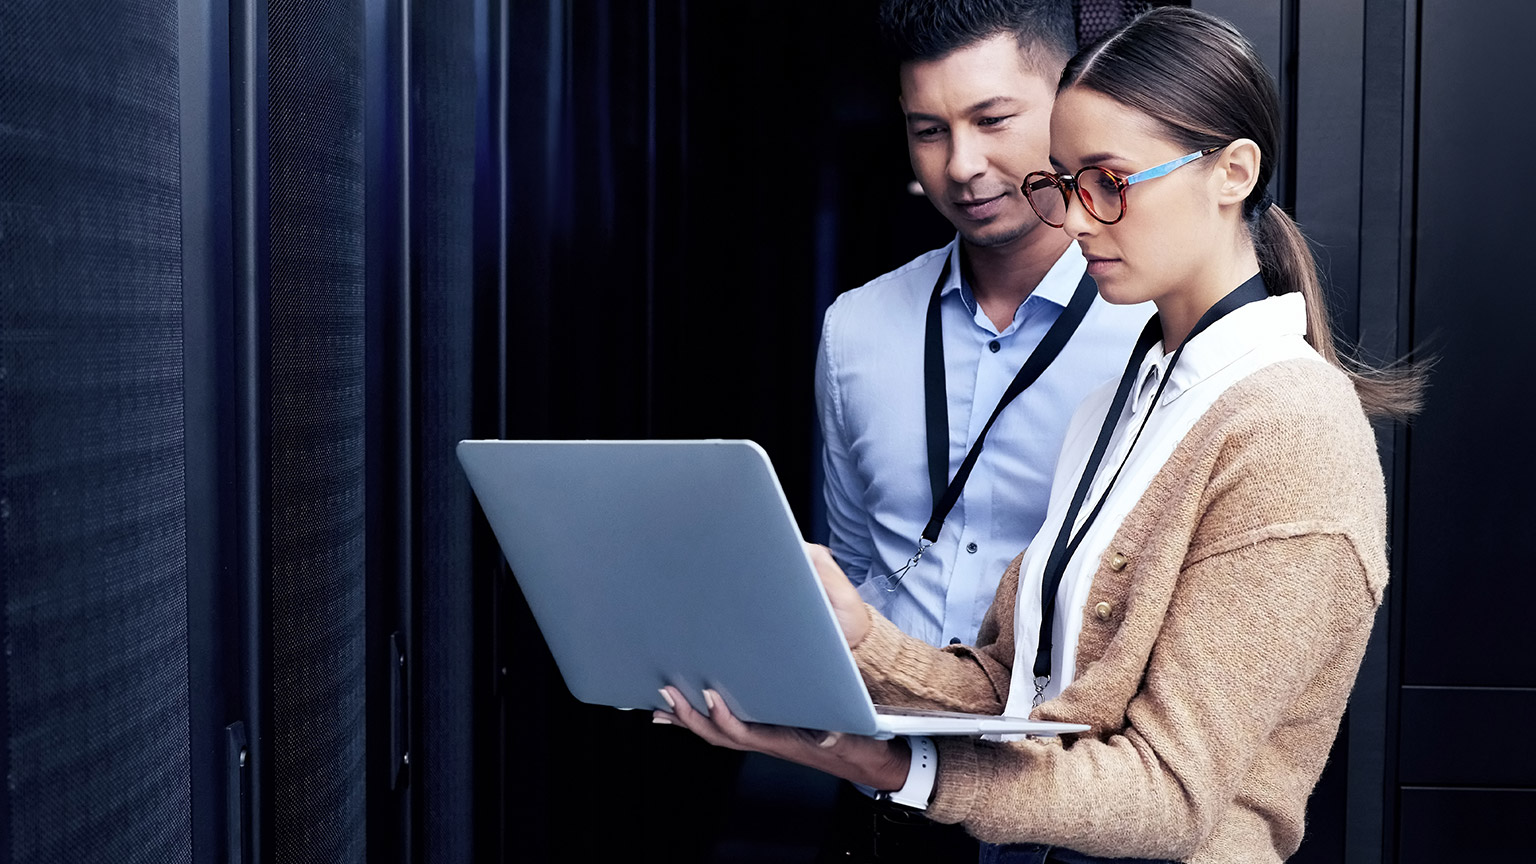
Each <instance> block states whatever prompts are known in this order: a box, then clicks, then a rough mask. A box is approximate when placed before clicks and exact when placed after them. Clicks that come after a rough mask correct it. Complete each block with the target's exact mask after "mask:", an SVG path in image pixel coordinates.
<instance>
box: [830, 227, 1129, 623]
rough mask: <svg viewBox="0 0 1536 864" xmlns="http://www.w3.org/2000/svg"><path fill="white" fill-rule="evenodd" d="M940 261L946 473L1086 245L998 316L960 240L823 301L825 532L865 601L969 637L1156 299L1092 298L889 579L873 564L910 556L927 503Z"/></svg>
mask: <svg viewBox="0 0 1536 864" xmlns="http://www.w3.org/2000/svg"><path fill="white" fill-rule="evenodd" d="M946 260H948V261H949V262H950V272H949V276H948V279H947V281H946V282H945V285H944V287H943V289H942V291H941V299H940V315H941V316H942V322H943V331H944V370H945V382H946V389H947V396H948V416H949V470H948V474H947V476H948V477H953V476H954V474H955V471H957V470H958V469H959V467H960V463H961V462H962V461H963V460H964V458H965V455H966V453H967V451H968V450H969V448H970V446H971V444H972V442H974V441H975V440H976V437H977V435H979V434H980V432H981V429H982V427H983V426H984V425H985V424H986V422H987V418H988V417H989V416H991V413H992V410H993V408H994V407H996V405H997V402H998V399H999V398H1000V397H1001V396H1002V394H1003V391H1004V390H1005V389H1007V387H1008V385H1009V383H1011V382H1012V381H1013V378H1014V375H1015V374H1016V373H1017V372H1018V370H1019V367H1020V366H1022V365H1023V364H1024V361H1025V359H1026V358H1028V357H1029V355H1030V353H1031V352H1032V351H1033V350H1034V349H1035V347H1036V346H1037V345H1038V344H1039V343H1040V340H1041V339H1042V338H1043V337H1044V335H1045V333H1046V331H1047V330H1049V329H1050V327H1051V325H1052V324H1054V323H1055V321H1056V319H1057V318H1059V317H1060V316H1061V313H1062V311H1063V310H1064V309H1065V307H1066V305H1067V303H1068V302H1069V301H1070V300H1071V298H1072V294H1073V292H1074V291H1075V290H1076V288H1077V285H1078V282H1079V280H1080V279H1081V278H1082V275H1083V272H1084V270H1085V268H1086V262H1085V261H1084V259H1083V255H1082V252H1081V251H1080V250H1079V249H1078V247H1077V245H1076V244H1073V245H1072V246H1070V247H1068V249H1067V251H1066V252H1065V253H1063V254H1062V256H1061V257H1060V258H1059V259H1058V260H1057V261H1056V263H1055V264H1054V265H1053V266H1052V267H1051V269H1050V270H1049V272H1047V273H1046V275H1045V277H1044V278H1043V279H1042V280H1041V281H1040V283H1039V285H1038V286H1037V287H1036V288H1035V289H1034V291H1033V292H1032V293H1031V294H1030V295H1029V297H1028V298H1027V299H1026V300H1025V301H1024V302H1023V303H1022V304H1021V305H1020V306H1019V308H1018V309H1017V310H1016V311H1015V313H1014V316H1013V320H1012V321H1011V322H1010V323H1009V324H1008V326H1006V327H1004V328H1003V329H1001V330H999V329H998V328H997V327H996V325H994V324H993V322H992V321H991V319H990V318H988V317H987V314H986V312H985V311H984V310H982V309H981V308H980V306H979V304H978V303H977V302H976V299H975V297H974V296H973V295H972V294H971V290H970V287H969V286H968V285H966V284H965V283H964V280H963V279H962V278H961V272H960V271H961V268H960V262H959V244H958V242H952V243H950V244H949V245H948V246H946V247H944V248H943V249H939V250H935V251H933V252H930V253H928V254H926V255H923V256H920V257H919V258H917V259H916V260H914V261H912V262H911V263H909V264H907V265H906V266H904V267H901V268H899V269H897V270H895V271H892V272H891V273H888V274H886V275H884V276H882V277H880V278H878V279H876V280H874V281H873V282H871V283H869V284H868V285H865V286H863V287H861V288H857V289H854V290H852V291H849V292H847V293H845V294H843V295H842V296H841V297H839V298H838V300H837V302H836V303H834V304H833V305H832V307H831V308H830V309H828V310H827V315H826V323H825V326H824V327H823V331H822V341H821V346H820V350H819V351H818V353H817V359H816V404H817V411H818V415H819V418H820V420H821V430H822V435H823V439H824V441H825V449H824V451H823V469H824V471H825V485H824V490H825V495H826V505H827V522H828V526H829V528H830V537H829V542H828V546H829V547H830V548H831V550H832V554H833V556H834V557H835V558H836V559H837V561H838V563H839V564H840V565H841V566H842V568H843V570H844V571H845V572H846V573H847V574H848V577H849V578H850V579H851V580H852V581H853V582H854V584H856V585H858V586H859V592H860V594H861V595H862V596H863V597H864V599H865V600H866V601H868V602H869V603H870V604H871V605H873V606H874V607H875V608H876V609H879V610H880V611H881V613H883V614H884V615H885V616H886V617H888V618H889V619H890V620H891V621H892V622H893V623H894V624H895V625H896V626H897V627H899V628H901V629H902V630H903V631H904V632H906V633H908V634H911V635H912V636H915V637H917V638H919V639H922V640H924V641H925V642H928V643H930V644H933V645H944V644H947V643H948V642H950V641H951V640H954V639H958V640H960V641H961V642H965V643H971V642H974V641H975V639H976V632H977V630H978V629H979V628H980V626H981V619H982V617H983V616H984V615H985V614H986V611H987V608H988V607H989V606H990V605H991V603H992V598H993V595H994V593H995V592H996V590H997V583H998V580H999V579H1000V578H1001V577H1002V574H1003V571H1004V570H1005V569H1007V566H1008V564H1009V562H1010V561H1012V560H1013V558H1014V556H1016V555H1018V554H1019V552H1020V551H1021V550H1022V549H1023V548H1024V546H1025V544H1027V543H1028V542H1029V540H1030V538H1032V537H1033V536H1034V534H1035V531H1036V529H1038V528H1039V527H1040V522H1041V520H1042V519H1044V518H1045V509H1046V499H1047V495H1048V493H1049V490H1050V482H1051V475H1052V473H1053V472H1054V471H1055V467H1056V456H1057V454H1058V453H1059V452H1060V448H1061V439H1062V436H1063V435H1064V434H1065V432H1066V428H1067V423H1068V421H1069V420H1070V419H1071V416H1072V411H1073V409H1074V408H1076V406H1077V405H1078V403H1079V402H1081V401H1082V399H1083V397H1084V396H1086V395H1087V394H1088V393H1089V392H1090V391H1092V390H1093V389H1094V388H1095V387H1097V386H1098V385H1099V384H1100V383H1102V382H1104V381H1106V380H1108V379H1109V378H1110V377H1112V376H1115V375H1117V374H1119V372H1120V369H1121V368H1122V366H1123V364H1124V362H1125V358H1126V355H1127V354H1128V353H1129V352H1130V350H1131V346H1132V345H1133V344H1134V343H1135V341H1136V336H1137V334H1138V333H1140V332H1141V328H1142V325H1143V324H1144V323H1145V322H1146V320H1147V318H1148V317H1149V316H1150V315H1151V313H1152V310H1151V308H1150V307H1149V306H1147V305H1139V306H1131V307H1126V306H1112V305H1110V304H1108V303H1105V302H1104V301H1103V300H1102V299H1095V300H1094V303H1093V305H1092V306H1091V307H1090V308H1089V311H1088V314H1087V316H1086V317H1085V318H1084V319H1083V322H1082V324H1081V326H1079V328H1078V330H1077V332H1076V333H1075V334H1074V335H1073V337H1072V339H1071V341H1070V342H1068V344H1067V346H1066V347H1065V348H1064V349H1063V350H1062V352H1061V354H1060V355H1059V356H1058V357H1057V358H1056V360H1055V362H1053V363H1052V364H1051V365H1050V367H1049V368H1047V369H1046V370H1045V372H1044V373H1043V374H1042V375H1041V376H1040V378H1039V379H1038V380H1036V381H1035V383H1034V384H1033V385H1031V386H1030V387H1029V389H1027V390H1025V391H1024V392H1023V393H1022V394H1021V395H1020V396H1019V397H1018V398H1017V399H1015V400H1014V401H1013V403H1012V404H1010V405H1009V406H1008V408H1007V409H1006V410H1004V411H1003V413H1002V414H1001V415H1000V416H999V417H998V420H997V423H996V424H995V425H994V426H993V428H992V431H991V432H990V433H989V434H988V436H987V443H986V449H985V450H984V451H983V453H982V455H981V458H980V459H979V460H978V461H977V463H976V466H975V469H974V470H973V472H972V473H971V476H970V480H969V482H968V483H967V484H966V487H965V491H964V493H963V494H962V495H961V497H960V500H959V502H958V503H957V504H956V506H955V508H954V510H953V511H951V512H950V514H949V517H948V519H947V520H945V523H944V529H943V531H942V533H941V534H940V535H939V540H938V542H937V543H935V544H934V545H933V547H932V548H930V549H928V551H927V552H926V553H925V554H924V556H923V559H922V561H921V563H920V564H919V565H918V566H917V567H916V568H914V569H913V570H912V571H911V572H910V573H909V574H908V575H907V576H906V577H905V579H904V580H903V581H902V583H901V585H900V586H899V587H898V589H897V590H896V591H894V592H888V591H886V590H885V589H884V588H882V587H880V586H879V584H878V583H879V582H880V581H881V580H878V579H876V578H874V577H877V576H881V575H885V574H888V573H891V572H893V571H895V570H896V569H897V568H899V567H900V566H901V565H902V564H903V563H904V562H905V561H906V560H907V558H908V557H909V556H911V555H912V553H913V552H914V551H915V550H916V548H917V540H918V537H919V536H920V535H921V534H922V531H923V527H924V526H925V525H926V524H927V522H928V518H929V515H930V513H931V511H932V508H933V495H932V492H931V491H930V486H929V478H928V451H927V427H926V423H925V410H924V405H925V402H924V379H923V345H924V328H925V322H926V314H927V308H928V301H929V296H930V295H931V293H932V291H933V286H934V282H935V281H936V280H937V279H938V276H939V273H940V271H941V270H942V268H943V266H944V262H945V261H946Z"/></svg>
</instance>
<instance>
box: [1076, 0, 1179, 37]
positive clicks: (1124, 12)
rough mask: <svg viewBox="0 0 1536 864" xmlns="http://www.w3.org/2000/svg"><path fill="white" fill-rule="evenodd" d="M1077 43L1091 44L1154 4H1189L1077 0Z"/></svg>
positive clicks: (1137, 0)
mask: <svg viewBox="0 0 1536 864" xmlns="http://www.w3.org/2000/svg"><path fill="white" fill-rule="evenodd" d="M1075 5H1076V6H1077V9H1076V11H1077V44H1079V45H1091V44H1093V43H1094V42H1097V41H1098V40H1099V39H1100V38H1101V37H1102V36H1104V35H1105V34H1106V33H1108V32H1109V31H1111V30H1114V29H1115V28H1116V27H1119V26H1120V25H1121V24H1124V23H1126V22H1127V21H1129V20H1131V19H1132V18H1135V17H1136V16H1137V15H1140V14H1141V13H1143V12H1145V11H1147V10H1148V9H1151V8H1152V7H1153V6H1188V5H1189V3H1187V2H1182V3H1155V2H1150V0H1077V2H1076V4H1075Z"/></svg>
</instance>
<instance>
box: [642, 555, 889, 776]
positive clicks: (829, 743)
mask: <svg viewBox="0 0 1536 864" xmlns="http://www.w3.org/2000/svg"><path fill="white" fill-rule="evenodd" d="M818 548H819V547H818ZM828 560H831V559H830V557H829V558H828ZM833 566H834V567H835V566H837V565H835V564H834V565H833ZM840 572H841V571H839V573H840ZM844 581H845V582H846V581H847V580H844ZM849 587H850V588H852V586H851V585H850V586H849ZM854 596H855V597H856V596H858V595H857V594H855V595H854ZM861 608H862V607H861ZM661 695H662V698H663V699H666V700H667V704H668V705H671V706H672V712H667V711H657V712H655V713H654V714H653V715H652V717H653V719H654V720H655V722H657V723H669V724H673V725H677V726H682V727H683V728H685V729H687V730H689V731H690V732H693V733H694V734H695V735H698V736H699V737H700V738H703V739H704V740H705V741H708V742H709V743H711V744H714V745H715V746H717V747H729V748H730V749H732V750H751V751H755V752H757V753H766V754H768V755H769V756H776V757H778V758H780V759H787V760H789V761H791V762H798V763H799V764H801V765H806V766H809V767H811V768H815V769H817V770H819V771H825V772H827V773H828V774H832V775H834V776H836V777H841V778H843V779H844V780H852V781H853V782H855V783H863V784H864V785H866V786H870V787H873V788H875V789H879V790H886V791H889V790H892V789H900V788H901V787H902V786H903V785H904V784H905V783H906V782H907V771H908V769H909V768H910V766H911V762H912V751H911V749H910V748H909V747H908V746H907V742H906V740H905V739H902V738H896V739H893V740H890V741H881V740H878V739H875V738H866V737H864V736H862V735H847V734H842V733H839V732H815V731H812V730H809V729H794V728H790V727H787V726H769V725H765V724H762V723H743V722H742V721H740V720H738V719H736V717H735V716H733V715H732V714H731V711H730V709H729V708H727V707H725V700H724V699H721V698H720V694H718V693H715V692H714V691H712V690H705V691H704V698H705V700H706V701H707V702H708V703H709V713H708V714H702V713H700V712H698V711H695V710H693V706H692V705H689V704H688V700H687V699H685V698H683V694H682V693H681V692H679V691H678V689H677V688H675V687H664V688H662V691H661Z"/></svg>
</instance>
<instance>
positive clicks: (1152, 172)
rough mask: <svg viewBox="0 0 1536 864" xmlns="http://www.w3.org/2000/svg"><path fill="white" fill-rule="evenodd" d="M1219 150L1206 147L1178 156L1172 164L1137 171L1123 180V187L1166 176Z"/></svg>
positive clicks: (1167, 163) (1166, 163) (1165, 163)
mask: <svg viewBox="0 0 1536 864" xmlns="http://www.w3.org/2000/svg"><path fill="white" fill-rule="evenodd" d="M1220 149H1221V148H1220V147H1208V148H1206V149H1204V150H1196V151H1195V152H1193V153H1190V154H1189V155H1187V156H1180V157H1179V158H1177V159H1175V160H1173V161H1172V162H1164V163H1163V164H1161V165H1156V166H1153V167H1151V168H1148V169H1147V170H1145V171H1137V172H1136V173H1135V174H1132V175H1131V176H1129V177H1127V178H1125V181H1124V182H1125V185H1127V186H1129V185H1131V184H1132V183H1140V182H1141V181H1143V180H1153V179H1156V178H1158V177H1161V176H1163V175H1164V174H1167V173H1168V172H1170V171H1172V170H1173V169H1175V168H1178V167H1179V166H1181V165H1188V164H1189V163H1191V162H1193V161H1195V160H1196V159H1199V158H1200V157H1201V156H1209V155H1211V154H1212V153H1215V152H1216V151H1217V150H1220Z"/></svg>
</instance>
